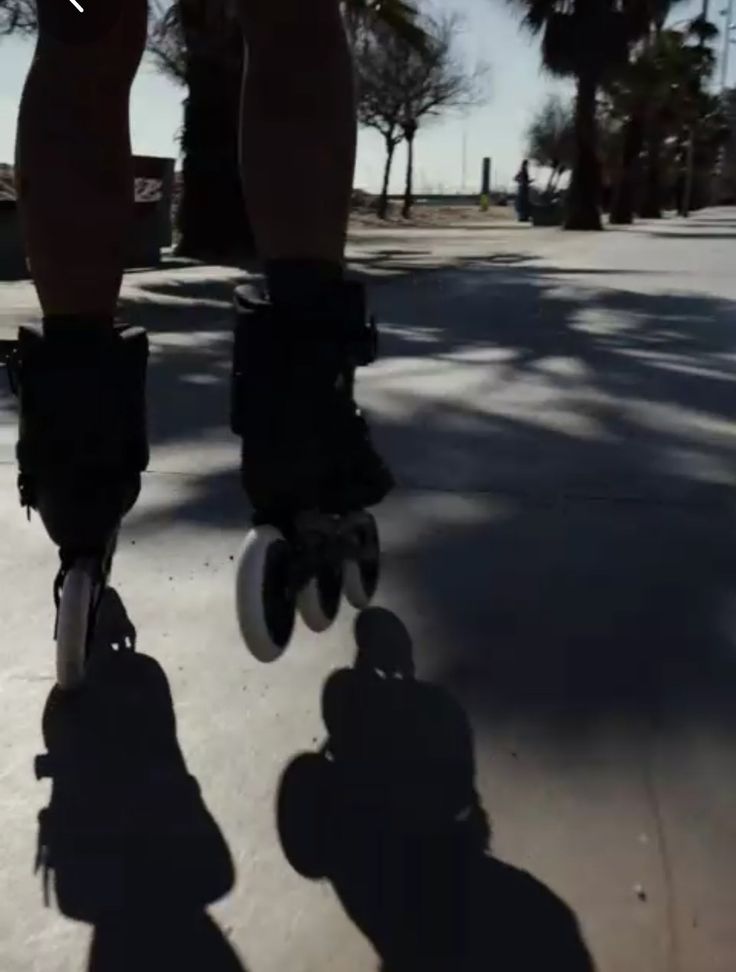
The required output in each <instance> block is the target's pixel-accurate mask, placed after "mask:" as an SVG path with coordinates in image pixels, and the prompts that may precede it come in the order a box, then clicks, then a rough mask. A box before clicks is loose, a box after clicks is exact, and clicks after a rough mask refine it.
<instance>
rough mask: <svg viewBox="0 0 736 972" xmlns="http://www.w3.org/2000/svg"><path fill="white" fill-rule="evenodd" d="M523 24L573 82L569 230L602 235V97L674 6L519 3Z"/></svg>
mask: <svg viewBox="0 0 736 972" xmlns="http://www.w3.org/2000/svg"><path fill="white" fill-rule="evenodd" d="M514 2H515V3H517V4H521V6H522V7H523V8H524V10H525V16H524V23H525V24H526V26H527V27H528V28H529V29H530V30H531V31H532V32H533V33H535V34H539V35H541V37H542V58H543V61H544V64H545V66H546V67H547V68H548V70H550V71H551V72H552V73H553V74H556V75H559V76H562V77H574V78H575V81H576V98H575V118H574V124H575V143H576V158H575V164H574V167H573V174H572V181H571V184H570V192H569V198H568V214H567V220H566V223H565V225H566V227H567V228H568V229H585V230H594V229H601V218H600V191H601V179H600V160H599V158H598V126H597V119H596V113H597V97H598V92H599V89H600V87H601V85H603V84H604V83H605V82H606V81H608V80H609V79H611V78H612V77H615V76H616V74H617V73H618V72H620V71H621V70H622V69H623V68H624V67H625V65H626V63H627V61H628V54H629V49H630V47H631V45H632V43H633V42H634V41H635V40H636V39H637V38H638V37H641V36H642V34H644V33H646V30H647V29H648V25H649V24H650V23H651V22H652V21H653V20H654V19H658V18H660V17H662V16H663V14H662V11H666V10H667V9H668V8H669V5H670V3H669V0H514Z"/></svg>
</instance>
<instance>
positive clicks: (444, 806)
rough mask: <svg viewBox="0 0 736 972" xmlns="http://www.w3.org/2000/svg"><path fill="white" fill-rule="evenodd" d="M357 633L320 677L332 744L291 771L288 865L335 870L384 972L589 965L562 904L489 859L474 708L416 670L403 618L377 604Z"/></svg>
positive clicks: (285, 834)
mask: <svg viewBox="0 0 736 972" xmlns="http://www.w3.org/2000/svg"><path fill="white" fill-rule="evenodd" d="M356 639H357V643H358V654H357V659H356V663H355V666H354V667H353V668H351V669H342V670H339V671H336V672H333V673H332V674H331V675H330V677H329V678H328V680H327V682H326V683H325V686H324V690H323V695H322V714H323V718H324V722H325V725H326V727H327V731H328V738H327V740H326V742H325V743H324V745H323V746H322V748H321V749H320V751H319V752H317V753H304V754H302V755H300V756H297V757H296V758H295V759H294V760H293V761H292V762H291V763H290V764H289V766H288V767H287V769H286V771H285V772H284V774H283V776H282V780H281V784H280V788H279V798H278V827H279V835H280V839H281V843H282V847H283V849H284V852H285V854H286V857H287V858H288V860H289V862H290V863H291V865H292V866H293V867H294V868H295V869H296V870H297V871H298V872H299V873H300V874H302V875H303V876H305V877H309V878H312V879H318V878H327V879H329V880H330V882H331V883H332V885H333V887H334V889H335V891H336V893H337V895H338V897H339V899H340V901H341V902H342V904H343V907H344V908H345V910H346V912H347V914H348V915H349V916H350V918H351V919H352V920H353V921H354V922H355V924H356V925H357V926H358V927H359V928H360V929H361V930H362V931H363V933H364V934H365V935H366V936H367V937H368V938H369V939H370V941H371V942H372V944H373V946H374V948H375V949H376V951H377V952H378V954H379V955H380V956H381V958H382V960H383V969H384V970H385V972H449V970H453V972H481V970H483V972H485V970H487V969H498V970H511V969H513V970H514V972H539V970H540V969H560V970H564V972H592V969H593V964H592V960H591V958H590V956H589V954H588V951H587V948H586V946H585V944H584V942H583V939H582V937H581V933H580V931H579V929H578V925H577V921H576V919H575V916H574V915H573V913H572V911H571V910H570V909H569V908H568V907H567V905H565V904H564V903H563V902H562V901H561V900H560V899H559V898H558V897H557V896H556V895H555V894H554V893H553V892H552V891H551V890H550V889H549V888H547V887H546V886H545V885H544V884H542V883H541V882H540V881H538V880H536V879H535V878H533V877H532V876H531V875H530V874H527V873H526V872H524V871H520V870H518V869H517V868H514V867H512V866H510V865H508V864H504V863H502V862H501V861H499V860H496V859H495V858H494V857H493V856H492V855H491V853H490V849H489V844H490V837H491V833H490V825H489V822H488V819H487V816H486V813H485V811H484V809H483V807H482V806H481V803H480V800H479V797H478V794H477V791H476V789H475V765H474V752H473V738H472V731H471V728H470V724H469V722H468V718H467V716H466V714H465V712H464V711H463V709H462V708H461V707H460V705H459V704H458V703H457V702H456V701H455V700H454V699H453V698H452V697H451V696H450V695H449V694H448V693H447V692H446V691H445V690H444V689H442V688H440V687H439V686H436V685H432V684H430V683H427V682H422V681H419V680H417V679H416V678H415V676H414V664H413V658H412V645H411V641H410V639H409V635H408V633H407V631H406V629H405V627H404V626H403V624H402V623H401V621H399V619H398V618H397V617H396V616H395V615H393V614H391V613H390V612H388V611H384V610H380V609H371V610H369V611H366V612H364V613H363V614H362V615H360V616H359V617H358V619H357V621H356Z"/></svg>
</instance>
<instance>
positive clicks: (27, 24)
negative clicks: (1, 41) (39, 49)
mask: <svg viewBox="0 0 736 972" xmlns="http://www.w3.org/2000/svg"><path fill="white" fill-rule="evenodd" d="M37 26H38V18H37V16H36V0H0V37H2V35H3V34H14V33H16V31H17V32H20V33H31V31H34V30H35V29H36V27H37Z"/></svg>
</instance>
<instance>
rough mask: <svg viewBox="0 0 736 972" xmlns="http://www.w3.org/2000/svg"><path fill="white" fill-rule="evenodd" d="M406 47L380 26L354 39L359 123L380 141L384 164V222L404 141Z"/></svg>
mask: <svg viewBox="0 0 736 972" xmlns="http://www.w3.org/2000/svg"><path fill="white" fill-rule="evenodd" d="M409 50H410V48H409V46H408V45H407V44H406V43H404V42H403V41H402V40H401V39H400V38H399V37H398V36H397V35H396V34H395V33H393V32H392V31H390V30H388V29H387V28H386V27H384V26H383V25H381V24H374V25H372V26H371V27H370V28H368V29H366V30H363V31H361V32H360V35H359V36H358V37H357V38H356V39H355V66H356V72H357V78H358V121H359V123H360V124H361V125H362V126H363V127H364V128H372V129H373V130H374V131H377V132H378V133H379V134H380V135H381V137H382V138H383V143H384V146H385V149H386V161H385V163H384V167H383V182H382V186H381V194H380V196H379V199H378V215H379V216H380V218H381V219H385V218H386V213H387V210H388V187H389V181H390V179H391V168H392V165H393V160H394V152H395V151H396V147H397V145H399V143H400V142H401V141H403V138H404V132H403V128H402V121H403V114H404V94H405V90H404V84H403V82H404V78H405V72H406V67H407V62H408V57H409Z"/></svg>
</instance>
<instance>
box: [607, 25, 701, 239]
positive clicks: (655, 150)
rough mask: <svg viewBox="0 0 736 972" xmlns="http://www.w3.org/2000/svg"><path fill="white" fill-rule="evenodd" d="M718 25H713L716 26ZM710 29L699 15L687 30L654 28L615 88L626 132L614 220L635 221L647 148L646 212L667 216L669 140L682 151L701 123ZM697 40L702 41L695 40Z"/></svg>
mask: <svg viewBox="0 0 736 972" xmlns="http://www.w3.org/2000/svg"><path fill="white" fill-rule="evenodd" d="M714 29H715V28H713V30H714ZM706 33H707V34H708V36H712V32H711V31H709V30H708V31H707V30H706V28H705V27H704V25H703V23H702V18H697V19H696V21H694V22H693V23H691V24H690V25H689V26H688V28H687V29H686V30H685V31H678V30H672V29H670V30H665V29H663V28H662V27H661V25H653V30H652V32H651V34H650V36H648V37H647V38H646V39H645V40H644V41H642V42H641V44H640V45H639V46H638V49H637V50H636V51H635V52H634V56H633V57H632V60H631V63H630V64H629V65H628V66H627V68H626V69H625V71H624V72H623V73H622V74H621V76H620V77H619V78H618V79H617V80H616V82H615V83H614V84H612V85H611V86H610V87H609V92H608V93H609V99H610V102H609V111H610V114H611V115H612V116H613V118H614V119H617V120H618V123H619V127H620V130H621V161H620V166H619V178H618V184H617V187H616V193H615V196H614V203H613V207H612V211H611V222H613V223H630V222H631V221H632V219H633V212H634V208H635V202H636V200H635V196H636V193H637V189H638V186H639V182H640V176H641V175H642V173H640V171H639V169H640V164H641V156H642V152H643V151H644V171H643V186H642V190H643V192H642V194H641V195H642V198H641V201H640V206H639V211H640V214H641V215H642V216H646V217H649V218H657V217H659V216H660V215H661V209H662V195H663V167H664V158H665V156H666V154H667V153H666V148H667V146H668V145H669V144H674V145H675V146H679V150H680V153H681V154H682V153H683V152H684V148H683V146H684V145H685V143H686V142H687V141H688V139H689V135H688V131H689V129H690V127H691V126H692V125H694V124H697V120H698V114H699V112H700V108H699V104H700V92H701V89H702V85H703V81H704V79H705V78H706V77H707V76H709V75H710V73H711V72H712V70H713V66H714V58H713V53H712V51H711V50H710V48H708V47H706V46H705V45H704V44H701V38H703V37H704V36H705V35H706ZM693 39H697V41H698V43H697V44H696V45H694V44H692V43H691V41H692V40H693Z"/></svg>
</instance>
